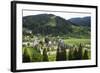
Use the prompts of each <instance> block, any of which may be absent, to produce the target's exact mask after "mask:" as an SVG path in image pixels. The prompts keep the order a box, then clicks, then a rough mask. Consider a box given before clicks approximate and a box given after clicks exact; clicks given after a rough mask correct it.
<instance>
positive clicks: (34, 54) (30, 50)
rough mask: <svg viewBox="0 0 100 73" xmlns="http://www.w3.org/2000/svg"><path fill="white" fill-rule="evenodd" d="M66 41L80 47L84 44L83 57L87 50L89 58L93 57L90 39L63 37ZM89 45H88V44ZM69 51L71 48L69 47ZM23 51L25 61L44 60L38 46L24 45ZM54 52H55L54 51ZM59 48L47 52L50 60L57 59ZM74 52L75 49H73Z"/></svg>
mask: <svg viewBox="0 0 100 73" xmlns="http://www.w3.org/2000/svg"><path fill="white" fill-rule="evenodd" d="M63 40H64V43H65V44H67V45H71V46H73V45H74V46H77V47H79V45H80V43H81V44H82V45H83V47H82V57H83V56H84V53H85V50H88V51H87V56H88V59H91V49H90V48H91V47H90V45H91V44H90V39H76V38H70V39H63ZM87 45H88V46H87ZM67 50H68V51H69V50H70V49H67ZM22 52H23V62H43V54H42V55H41V53H40V51H39V50H38V48H34V47H31V46H29V45H28V46H23V48H22ZM53 52H54V53H53ZM56 52H57V50H51V51H49V53H48V54H47V56H48V61H56V55H57V53H56ZM72 52H74V51H72ZM66 53H67V54H66V57H67V58H66V60H68V56H69V52H66Z"/></svg>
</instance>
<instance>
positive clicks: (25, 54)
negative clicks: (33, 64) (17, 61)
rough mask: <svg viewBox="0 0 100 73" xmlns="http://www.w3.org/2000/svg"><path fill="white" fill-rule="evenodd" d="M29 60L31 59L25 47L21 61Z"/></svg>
mask: <svg viewBox="0 0 100 73" xmlns="http://www.w3.org/2000/svg"><path fill="white" fill-rule="evenodd" d="M30 61H31V59H30V56H29V54H28V52H27V48H25V50H24V53H23V62H30Z"/></svg>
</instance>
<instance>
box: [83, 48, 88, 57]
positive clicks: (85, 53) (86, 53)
mask: <svg viewBox="0 0 100 73" xmlns="http://www.w3.org/2000/svg"><path fill="white" fill-rule="evenodd" d="M83 59H89V56H88V51H87V50H85V51H84V55H83Z"/></svg>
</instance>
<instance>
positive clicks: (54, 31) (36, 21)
mask: <svg viewBox="0 0 100 73" xmlns="http://www.w3.org/2000/svg"><path fill="white" fill-rule="evenodd" d="M85 18H86V20H84V21H82V23H83V22H84V24H85V26H84V25H83V24H81V23H78V22H79V21H80V20H77V22H75V21H76V20H75V18H74V19H69V20H66V19H64V18H62V17H60V16H56V15H53V14H38V15H30V16H24V17H23V28H24V30H23V32H24V34H25V32H26V31H27V30H31V31H32V33H33V34H40V35H51V36H58V35H59V36H67V37H90V25H91V24H90V22H91V21H90V17H88V20H87V17H84V18H83V19H85ZM78 19H81V18H78ZM80 25H81V26H80ZM25 29H27V30H25Z"/></svg>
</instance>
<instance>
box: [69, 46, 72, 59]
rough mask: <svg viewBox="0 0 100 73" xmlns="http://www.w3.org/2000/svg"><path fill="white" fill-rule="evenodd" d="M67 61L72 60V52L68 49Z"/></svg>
mask: <svg viewBox="0 0 100 73" xmlns="http://www.w3.org/2000/svg"><path fill="white" fill-rule="evenodd" d="M68 60H73V51H72V49H71V48H70V49H69V53H68Z"/></svg>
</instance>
